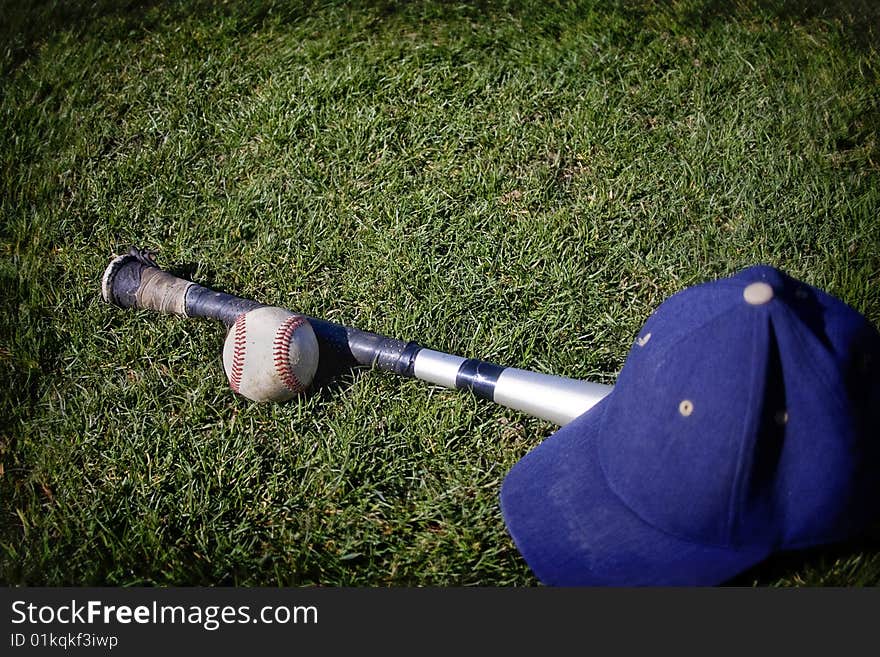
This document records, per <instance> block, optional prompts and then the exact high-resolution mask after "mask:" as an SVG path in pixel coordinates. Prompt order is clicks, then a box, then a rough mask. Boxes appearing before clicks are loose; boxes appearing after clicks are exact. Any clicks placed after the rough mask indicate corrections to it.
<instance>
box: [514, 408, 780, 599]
mask: <svg viewBox="0 0 880 657" xmlns="http://www.w3.org/2000/svg"><path fill="white" fill-rule="evenodd" d="M611 394H612V395H613V394H614V393H613V392H612V393H611ZM609 397H610V395H609ZM608 399H609V398H608V397H606V398H605V399H604V400H602V401H601V402H599V403H598V404H597V405H596V406H594V407H593V408H592V409H590V410H589V411H587V412H586V413H585V414H584V415H581V416H580V417H578V418H576V419H575V420H573V421H572V422H570V423H569V424H567V425H565V426H564V427H562V428H561V429H560V430H559V431H557V432H556V433H555V434H553V435H552V436H550V437H549V438H548V439H546V440H545V441H544V442H543V443H541V444H540V445H538V446H537V447H536V448H535V449H533V450H532V451H531V452H529V453H528V454H526V455H525V456H524V457H523V458H522V459H521V460H520V461H519V462H518V463H517V464H516V465H515V466H514V467H513V468H512V469H511V471H510V472H509V473H508V475H507V476H506V477H505V479H504V483H503V485H502V487H501V511H502V514H503V516H504V521H505V523H506V524H507V529H508V531H509V532H510V535H511V537H512V538H513V541H514V543H515V544H516V546H517V549H518V550H519V552H520V554H522V556H523V558H524V559H525V560H526V563H528V565H529V567H530V568H531V569H532V571H533V572H534V573H535V575H536V576H537V577H538V579H540V580H541V581H542V582H543V583H544V584H548V585H554V586H709V585H715V584H720V583H723V582H724V581H726V580H728V579H730V578H732V577H733V576H734V575H736V574H738V573H740V572H742V571H744V570H746V569H747V568H749V567H750V566H752V565H754V564H756V563H758V562H759V561H761V560H763V559H764V558H766V557H767V556H768V553H769V550H768V549H767V548H765V547H761V548H754V549H731V548H725V547H717V546H706V545H701V544H697V543H692V542H689V541H686V540H682V539H680V538H677V537H675V536H671V535H669V534H667V533H665V532H663V531H661V530H659V529H657V528H655V527H653V526H651V525H649V524H648V523H646V522H645V521H644V520H642V519H641V518H640V517H639V516H638V515H636V514H635V513H634V512H633V511H632V510H631V509H630V508H629V507H627V506H626V504H624V502H623V501H622V500H621V499H620V498H619V497H618V496H617V495H616V494H615V493H614V492H613V491H612V490H611V489H610V488H609V486H608V483H607V480H606V477H605V474H604V473H603V471H602V467H601V464H600V463H599V460H598V455H597V443H596V433H597V431H598V428H599V427H600V426H601V424H602V415H603V413H604V412H605V408H606V407H607V406H608V403H607V402H608Z"/></svg>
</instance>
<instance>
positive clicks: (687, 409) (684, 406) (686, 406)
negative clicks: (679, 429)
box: [678, 399, 694, 417]
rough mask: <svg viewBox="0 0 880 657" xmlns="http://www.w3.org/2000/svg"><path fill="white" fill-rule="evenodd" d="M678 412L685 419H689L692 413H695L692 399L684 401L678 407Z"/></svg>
mask: <svg viewBox="0 0 880 657" xmlns="http://www.w3.org/2000/svg"><path fill="white" fill-rule="evenodd" d="M678 412H679V413H681V414H682V415H683V416H684V417H688V416H689V415H690V414H691V413H693V412H694V402H692V401H691V400H690V399H682V400H681V403H680V404H679V405H678Z"/></svg>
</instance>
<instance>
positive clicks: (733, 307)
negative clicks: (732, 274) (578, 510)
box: [594, 279, 767, 551]
mask: <svg viewBox="0 0 880 657" xmlns="http://www.w3.org/2000/svg"><path fill="white" fill-rule="evenodd" d="M725 280H726V279H725ZM738 307H739V306H738V305H736V304H731V305H730V306H729V307H728V308H727V309H725V310H724V311H723V312H720V313H718V314H717V315H714V316H713V317H712V318H711V319H707V320H706V321H705V322H703V323H702V324H700V325H699V327H697V329H695V330H701V329H702V328H703V327H704V326H706V325H707V324H709V323H710V322H714V321H716V320H717V319H719V318H720V317H723V316H724V315H727V314H728V313H732V312H734V311H735V310H736V309H737V308H738ZM684 339H685V338H684V337H682V338H679V339H678V340H676V341H675V342H673V343H672V345H671V346H670V349H671V348H672V347H673V346H674V345H676V344H678V343H679V342H681V341H682V340H684ZM612 394H613V391H612ZM608 400H609V401H611V396H610V395H609V397H608ZM608 406H610V404H608ZM608 406H606V407H605V408H603V409H602V421H601V429H600V431H601V432H602V433H604V432H605V418H606V414H607V412H608ZM594 449H595V450H596V464H597V465H598V467H599V470H600V472H601V473H602V477H603V478H604V480H605V486H606V487H607V488H608V491H609V492H610V493H611V494H612V495H614V497H615V498H616V499H617V500H618V501H619V502H620V504H621V505H622V506H623V507H624V508H626V509H627V510H628V511H629V512H630V513H632V514H633V515H634V516H635V517H636V518H638V519H639V521H641V522H643V523H644V524H645V525H646V526H648V527H650V528H651V529H653V530H654V531H657V532H660V533H661V534H663V535H664V536H669V537H671V538H674V539H675V540H677V541H681V542H683V543H688V544H689V545H695V546H702V547H713V548H718V549H722V550H737V551H745V550H754V549H766V547H767V546H766V545H758V544H755V545H751V544H750V545H742V546H736V547H735V546H732V545H731V543H730V541H729V540H728V542H727V543H716V542H714V541H706V542H697V541H695V540H693V539H691V538H686V537H684V536H682V535H680V534H677V533H674V532H671V531H669V530H666V529H663V528H661V527H658V526H657V525H655V524H654V523H653V522H650V521H649V520H647V519H646V518H645V517H644V516H643V515H642V514H641V513H639V512H638V511H636V510H635V509H634V508H633V507H632V505H630V504H629V502H627V501H626V499H624V498H623V496H621V495H620V494H619V493H618V492H617V490H616V489H615V488H614V486H612V484H611V480H610V478H609V477H608V472H607V471H606V470H605V464H604V463H603V462H602V458H601V455H600V453H599V445H598V441H596V442H595V443H594ZM737 475H738V469H737V472H736V473H734V480H736V478H737ZM731 505H732V499H731V501H729V502H728V507H730V506H731ZM728 538H729V537H728Z"/></svg>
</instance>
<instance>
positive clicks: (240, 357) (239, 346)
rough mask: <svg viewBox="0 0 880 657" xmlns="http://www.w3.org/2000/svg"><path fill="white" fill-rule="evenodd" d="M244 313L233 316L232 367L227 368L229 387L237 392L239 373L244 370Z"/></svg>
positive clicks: (239, 382) (239, 381)
mask: <svg viewBox="0 0 880 657" xmlns="http://www.w3.org/2000/svg"><path fill="white" fill-rule="evenodd" d="M246 314H247V313H241V314H239V315H238V316H237V317H236V318H235V342H234V344H233V346H232V367H230V368H229V369H230V372H229V387H230V388H232V390H233V391H234V392H238V388H239V386H241V375H242V373H243V371H244V352H245V347H246V345H247V335H246V331H245V319H244V316H245V315H246Z"/></svg>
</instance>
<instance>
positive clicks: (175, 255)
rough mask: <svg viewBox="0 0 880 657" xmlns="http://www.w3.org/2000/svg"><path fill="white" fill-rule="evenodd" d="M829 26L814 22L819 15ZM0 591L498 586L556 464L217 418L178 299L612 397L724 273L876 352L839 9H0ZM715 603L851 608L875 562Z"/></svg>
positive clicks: (218, 409)
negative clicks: (238, 298) (134, 256)
mask: <svg viewBox="0 0 880 657" xmlns="http://www.w3.org/2000/svg"><path fill="white" fill-rule="evenodd" d="M826 5H827V6H826ZM0 16H2V17H3V18H2V22H0V36H2V37H3V41H2V43H3V46H2V49H0V174H2V177H0V213H2V223H0V286H2V295H0V388H2V390H3V393H2V395H0V418H2V424H0V471H2V475H0V500H2V505H0V506H2V508H0V580H2V581H5V582H7V583H24V584H30V585H58V584H72V585H96V584H99V585H100V584H108V585H142V584H159V585H166V584H178V585H187V584H208V585H212V584H218V585H229V584H239V585H276V584H281V585H313V584H320V585H354V586H388V585H393V586H399V585H419V586H421V585H441V586H445V585H534V584H536V583H537V582H536V580H535V579H534V577H533V576H532V574H531V572H530V571H529V569H528V567H527V566H526V565H525V563H524V562H523V561H522V559H521V558H520V556H519V554H518V553H517V551H516V550H515V548H514V546H513V544H512V543H511V541H510V539H509V537H508V535H507V533H506V531H505V528H504V525H503V521H502V518H501V515H500V511H499V509H498V497H497V496H498V491H499V488H500V484H501V481H502V479H503V477H504V475H505V473H506V472H507V471H508V469H509V468H510V467H511V466H512V465H513V464H514V463H515V462H516V461H517V460H518V459H519V458H520V457H521V456H523V455H524V454H525V453H526V452H527V451H528V450H529V449H531V448H532V447H534V446H535V445H537V444H538V443H540V442H541V441H542V440H543V439H545V438H546V437H547V436H549V435H550V434H551V433H552V432H553V430H554V427H552V426H551V425H549V424H547V423H544V422H541V421H538V420H535V419H532V418H529V417H526V416H524V415H522V414H519V413H516V412H514V411H509V410H506V409H503V408H500V407H496V406H493V405H491V404H489V403H487V402H483V401H479V400H476V399H474V398H472V397H469V396H468V395H465V394H462V393H459V392H455V391H446V390H440V389H437V388H434V387H432V386H428V385H426V384H423V383H420V382H416V381H409V380H402V379H399V378H395V377H393V376H390V375H386V374H383V373H379V372H357V373H354V374H353V375H351V376H348V377H343V378H342V379H340V380H339V381H337V382H336V383H335V384H334V385H331V386H328V387H326V388H323V389H321V390H319V391H317V392H316V393H315V394H313V395H311V396H309V397H307V398H305V399H302V400H299V401H295V402H292V403H288V404H283V405H254V404H250V403H248V402H246V401H244V400H242V399H240V398H237V397H235V396H233V394H232V393H231V392H230V390H229V388H228V385H227V383H226V380H225V377H224V375H223V369H222V365H221V362H220V349H221V345H222V341H223V337H224V333H223V328H222V326H219V325H216V324H212V323H210V322H207V321H201V322H196V321H184V320H180V319H177V318H172V317H165V316H156V315H152V314H149V313H142V312H131V311H123V310H120V309H118V308H115V307H111V306H108V305H106V304H104V303H102V302H101V300H100V295H99V287H100V277H101V274H102V273H103V270H104V267H105V266H106V264H107V262H108V261H109V258H110V257H111V255H113V254H114V253H118V252H119V251H120V250H123V249H125V248H127V246H128V245H130V244H138V245H142V246H148V247H153V248H156V249H158V250H159V253H160V256H159V258H160V263H161V264H163V265H165V266H168V267H174V268H176V270H177V271H178V272H180V273H183V274H185V275H187V276H188V277H190V278H192V279H193V280H196V281H198V282H200V283H203V284H207V285H212V286H215V287H218V288H221V289H225V290H227V291H230V292H234V293H236V294H239V295H242V296H249V297H253V298H258V299H260V300H263V301H265V302H268V303H273V304H277V305H282V306H286V307H290V308H294V309H297V310H299V311H301V312H304V313H307V314H310V315H314V316H318V317H324V318H327V319H331V320H334V321H337V322H342V323H347V324H350V325H353V326H357V327H359V328H362V329H366V330H371V331H378V332H381V333H385V334H387V335H391V336H394V337H400V338H407V339H417V340H419V341H420V342H421V343H423V344H425V345H427V346H430V347H433V348H435V349H440V350H443V351H448V352H453V353H457V354H461V355H465V356H474V357H481V358H484V359H488V360H493V361H495V362H498V363H502V364H506V365H515V366H519V367H524V368H527V369H534V370H539V371H544V372H550V373H556V374H562V375H565V376H570V377H577V378H584V379H591V380H596V381H601V382H605V383H612V382H613V381H614V377H615V375H616V372H617V371H619V368H620V367H621V365H622V364H623V361H624V359H625V358H626V354H627V352H628V348H629V345H630V344H631V343H632V340H633V338H634V337H635V335H636V334H637V332H638V330H639V328H640V327H641V325H642V323H643V322H644V321H645V319H646V318H647V316H648V315H649V314H650V312H651V311H652V310H653V309H654V308H656V307H657V306H658V305H659V304H660V302H661V301H662V300H663V299H664V298H666V297H667V296H668V295H670V294H672V293H673V292H676V291H678V290H680V289H682V288H684V287H686V286H688V285H692V284H695V283H698V282H702V281H704V280H708V279H710V278H714V277H717V276H722V275H727V274H730V273H733V272H734V271H736V270H737V269H739V268H741V267H743V266H746V265H749V264H754V263H758V262H764V263H769V264H773V265H776V266H779V267H781V268H783V269H784V270H786V271H787V272H789V273H790V274H792V275H794V276H796V277H798V278H801V279H803V280H806V281H807V282H809V283H811V284H814V285H817V286H819V287H822V288H824V289H826V290H827V291H829V292H831V293H832V294H835V295H837V296H839V297H840V298H842V299H844V300H846V301H847V302H848V303H850V304H851V305H852V306H854V307H855V308H857V309H858V310H860V311H861V312H863V313H865V314H866V315H867V317H868V318H869V319H870V320H871V321H872V322H873V323H874V324H875V325H878V324H880V141H878V130H880V83H878V73H880V52H878V44H880V34H878V31H877V26H880V10H878V9H877V5H876V4H875V3H871V2H867V1H865V2H855V1H853V2H838V3H820V2H807V1H800V2H797V1H795V2H782V1H781V0H778V1H773V2H736V3H727V2H711V1H703V2H700V1H698V0H688V1H682V2H664V3H651V2H647V1H645V2H637V1H636V0H629V1H618V2H592V3H582V4H577V5H576V4H573V3H559V4H556V3H549V4H545V3H533V4H529V3H515V2H510V3H484V4H476V5H471V4H467V5H465V4H453V3H448V4H447V3H429V2H411V3H402V2H400V3H395V2H363V3H354V4H352V3H345V4H343V3H338V4H336V3H329V2H325V3H292V4H290V5H288V4H285V3H281V2H266V1H262V2H234V1H230V2H224V3H213V2H200V3H188V2H169V3H160V2H128V3H122V2H120V3H113V2H107V1H103V2H64V3H62V2H42V3H36V4H34V3H30V2H23V1H12V2H10V1H8V0H6V1H3V2H0ZM735 583H738V584H744V585H759V586H777V585H781V586H789V585H809V586H815V585H844V586H850V585H876V584H878V583H880V549H878V547H877V545H876V541H873V542H872V541H871V540H864V541H857V542H854V543H852V544H847V545H844V546H836V547H835V548H829V549H822V550H815V551H809V552H806V553H797V554H793V555H782V556H778V557H775V558H772V559H771V560H770V561H769V562H767V563H765V564H762V565H761V566H759V567H757V568H755V569H754V570H752V571H750V572H749V573H746V574H743V575H742V576H741V577H740V578H738V579H737V580H736V582H735Z"/></svg>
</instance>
